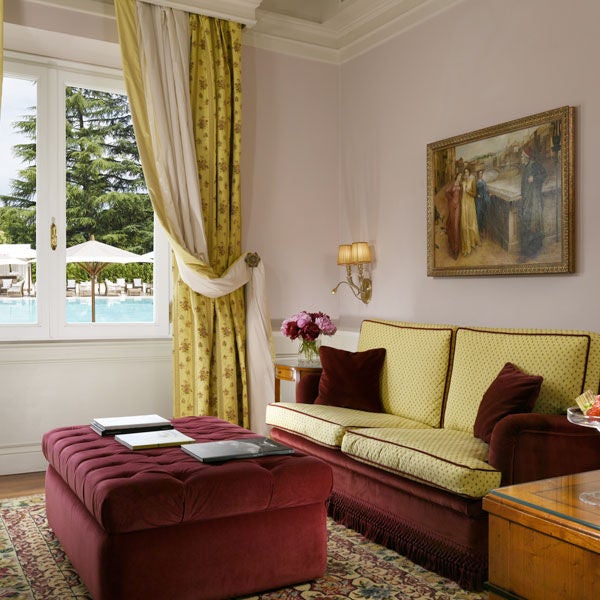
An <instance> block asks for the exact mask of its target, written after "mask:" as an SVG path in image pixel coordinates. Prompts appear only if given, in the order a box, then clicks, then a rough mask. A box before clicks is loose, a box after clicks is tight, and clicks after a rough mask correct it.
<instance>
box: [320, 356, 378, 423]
mask: <svg viewBox="0 0 600 600" xmlns="http://www.w3.org/2000/svg"><path fill="white" fill-rule="evenodd" d="M319 355H320V357H321V366H322V367H323V372H322V373H321V379H320V380H319V394H318V396H317V399H316V400H315V404H327V405H329V406H340V407H342V408H354V409H356V410H366V411H369V412H382V411H383V407H382V406H381V394H380V385H379V377H380V374H381V369H382V367H383V361H384V360H385V348H374V349H373V350H365V351H364V352H348V351H347V350H338V349H337V348H331V347H330V346H321V348H320V349H319Z"/></svg>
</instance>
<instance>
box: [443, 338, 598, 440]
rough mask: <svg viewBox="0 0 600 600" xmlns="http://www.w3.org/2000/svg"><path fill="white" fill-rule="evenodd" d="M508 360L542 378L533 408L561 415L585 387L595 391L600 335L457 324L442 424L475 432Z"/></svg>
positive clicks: (539, 411) (596, 386)
mask: <svg viewBox="0 0 600 600" xmlns="http://www.w3.org/2000/svg"><path fill="white" fill-rule="evenodd" d="M507 362H511V363H513V364H514V365H515V366H517V367H518V368H519V369H521V370H522V371H524V372H525V373H528V374H530V375H540V376H541V377H543V383H542V387H541V389H540V394H539V397H538V399H537V401H536V403H535V406H534V408H533V412H537V413H545V414H561V413H564V412H565V411H566V409H567V408H568V407H569V406H571V405H572V404H573V402H574V400H575V398H576V397H577V396H579V394H581V393H582V392H583V391H585V389H588V388H589V389H594V390H595V389H598V376H599V373H600V336H598V334H594V333H590V332H585V331H567V330H564V331H551V330H527V329H471V328H459V329H458V330H457V332H456V342H455V350H454V360H453V367H452V376H451V378H450V387H449V390H448V398H447V401H446V406H445V410H444V420H443V425H444V427H447V428H449V429H457V430H460V431H473V426H474V423H475V418H476V416H477V412H478V409H479V404H480V403H481V400H482V398H483V395H484V393H485V392H486V390H487V389H488V387H489V386H490V384H491V383H492V382H493V381H494V379H495V378H496V376H497V375H498V373H499V371H500V370H501V369H502V367H503V366H504V365H505V364H506V363H507Z"/></svg>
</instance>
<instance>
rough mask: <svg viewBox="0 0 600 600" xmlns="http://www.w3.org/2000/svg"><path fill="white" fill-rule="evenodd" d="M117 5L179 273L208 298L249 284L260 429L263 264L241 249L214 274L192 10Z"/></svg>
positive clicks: (138, 117)
mask: <svg viewBox="0 0 600 600" xmlns="http://www.w3.org/2000/svg"><path fill="white" fill-rule="evenodd" d="M115 9H116V14H117V24H118V28H119V36H120V41H121V53H122V56H123V67H124V73H125V80H126V85H127V90H128V95H129V100H130V105H131V109H132V115H133V121H134V128H135V132H136V140H137V144H138V148H139V151H140V156H141V159H142V164H143V166H144V174H145V177H146V182H147V185H148V189H149V193H150V196H151V199H152V203H153V206H154V210H155V211H156V213H157V215H158V218H159V220H160V222H161V224H162V225H163V227H164V228H165V230H166V231H167V234H168V236H169V238H170V241H171V245H172V247H173V250H174V253H175V256H176V260H177V267H178V270H179V273H180V276H181V278H182V280H183V281H184V282H185V283H186V284H187V285H188V286H189V287H190V288H191V289H192V290H194V291H195V292H197V293H199V294H202V295H203V296H207V297H209V298H219V297H221V296H224V295H226V294H229V293H231V292H232V291H234V290H236V289H238V288H240V287H241V286H243V285H246V328H247V334H246V356H247V362H248V365H247V367H248V369H247V377H248V392H249V398H250V421H251V425H256V428H258V427H259V426H260V425H261V423H263V422H264V408H265V405H266V404H267V402H270V401H271V399H272V398H273V387H274V378H273V353H272V343H271V325H270V319H269V314H268V309H267V303H266V293H265V273H264V265H263V263H262V261H258V264H256V265H255V266H250V264H249V263H251V264H254V263H253V261H252V260H251V259H252V258H253V256H249V255H248V253H245V254H242V255H241V256H240V257H239V259H238V260H237V261H236V262H235V263H234V264H233V265H231V267H230V268H229V269H228V270H227V271H226V272H225V273H223V274H222V275H221V276H220V277H218V276H217V275H216V274H215V273H214V272H213V270H212V268H211V265H210V263H209V258H208V251H207V240H206V234H205V231H204V225H203V216H202V208H201V206H202V205H201V201H200V187H199V183H198V173H197V167H196V153H195V147H194V136H193V127H192V122H191V107H190V90H189V62H190V61H189V44H190V33H189V16H188V14H187V13H185V12H183V11H178V10H173V9H170V8H165V7H161V6H157V5H153V4H147V3H144V2H135V0H115ZM175 368H177V365H175Z"/></svg>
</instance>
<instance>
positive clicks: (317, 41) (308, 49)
mask: <svg viewBox="0 0 600 600" xmlns="http://www.w3.org/2000/svg"><path fill="white" fill-rule="evenodd" d="M463 1H464V0H356V1H355V2H351V3H348V4H342V5H341V8H340V10H339V11H338V12H337V13H336V14H335V15H334V16H332V17H331V18H329V19H327V20H326V21H324V22H322V23H316V22H313V21H308V20H305V19H298V18H295V17H293V16H290V15H285V14H279V13H275V12H271V11H264V10H262V9H260V8H259V9H258V10H257V11H256V15H257V23H256V25H255V26H254V27H253V28H252V29H247V30H246V31H245V32H244V38H243V39H244V43H245V44H247V45H249V46H253V47H256V48H261V49H263V50H271V51H273V52H280V53H282V54H290V55H294V56H299V57H303V58H309V59H313V60H320V61H323V62H330V63H334V64H341V63H343V62H346V61H348V60H350V59H352V58H354V57H356V56H358V55H360V54H363V53H364V52H367V51H368V50H370V49H371V48H374V47H375V46H378V45H379V44H382V43H383V42H385V41H387V40H388V39H390V38H392V37H394V36H396V35H398V34H400V33H402V32H403V31H406V30H408V29H410V28H412V27H414V26H415V25H418V24H419V23H422V22H423V21H426V20H427V19H430V18H431V17H433V16H435V15H437V14H438V13H440V12H442V11H443V10H446V9H447V8H449V7H450V6H452V5H454V4H457V3H459V2H463Z"/></svg>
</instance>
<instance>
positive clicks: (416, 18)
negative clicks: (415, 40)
mask: <svg viewBox="0 0 600 600" xmlns="http://www.w3.org/2000/svg"><path fill="white" fill-rule="evenodd" d="M7 1H8V2H15V1H19V2H26V3H33V4H44V5H46V6H51V7H55V8H58V9H66V10H69V11H75V12H79V13H85V14H88V15H96V16H102V17H108V18H114V5H113V0H7ZM145 1H146V2H152V3H155V4H165V5H169V6H172V7H174V8H179V9H182V10H188V11H190V12H202V13H204V14H208V15H210V16H215V17H219V18H227V19H232V20H236V21H240V22H242V23H244V24H245V25H246V29H245V31H244V42H245V43H246V44H248V45H251V46H255V47H258V48H263V49H267V50H273V51H277V52H284V53H287V54H293V55H298V56H303V57H307V58H312V59H316V60H322V61H327V62H332V63H340V62H344V61H345V60H348V59H350V58H352V57H353V56H356V55H358V54H361V53H362V52H365V51H366V50H368V49H369V48H371V47H373V46H375V45H377V44H379V43H381V42H382V41H384V40H386V39H388V38H390V37H392V36H394V35H397V34H398V33H400V32H401V31H404V30H406V29H408V28H410V27H413V26H414V25H416V24H418V23H420V22H422V21H424V20H426V19H428V18H431V17H432V16H434V15H435V14H437V13H439V12H441V11H443V10H445V9H446V8H448V7H449V6H451V5H453V4H456V3H458V2H462V1H463V0H145Z"/></svg>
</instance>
